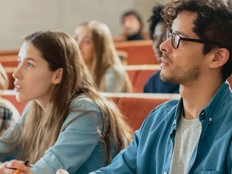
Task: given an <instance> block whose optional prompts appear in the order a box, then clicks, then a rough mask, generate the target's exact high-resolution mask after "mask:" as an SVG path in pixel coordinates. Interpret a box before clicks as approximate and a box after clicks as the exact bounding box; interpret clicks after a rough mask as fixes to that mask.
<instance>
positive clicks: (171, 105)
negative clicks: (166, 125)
mask: <svg viewBox="0 0 232 174" xmlns="http://www.w3.org/2000/svg"><path fill="white" fill-rule="evenodd" d="M178 103H179V100H169V101H166V102H164V103H162V104H160V105H158V106H157V107H156V108H154V109H153V110H152V111H151V112H150V114H149V117H150V119H163V118H164V117H166V116H168V115H172V116H174V114H175V112H176V109H177V106H178ZM154 117H155V118H154Z"/></svg>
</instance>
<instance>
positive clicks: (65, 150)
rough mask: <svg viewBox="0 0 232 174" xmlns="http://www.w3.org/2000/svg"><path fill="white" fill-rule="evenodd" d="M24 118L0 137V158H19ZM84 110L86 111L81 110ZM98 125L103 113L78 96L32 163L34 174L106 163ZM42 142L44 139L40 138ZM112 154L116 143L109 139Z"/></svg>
mask: <svg viewBox="0 0 232 174" xmlns="http://www.w3.org/2000/svg"><path fill="white" fill-rule="evenodd" d="M29 109H30V105H29V106H27V108H26V109H25V111H24V113H23V119H20V120H19V122H18V123H17V124H15V125H14V126H13V127H11V128H10V129H9V130H8V131H7V132H6V133H5V134H4V135H3V136H2V137H1V138H0V160H1V161H5V160H11V159H18V153H20V150H23V149H20V148H17V147H20V144H19V141H18V139H19V137H20V135H21V132H22V126H23V120H24V118H25V117H26V112H27V111H28V110H29ZM84 111H86V112H84ZM98 129H100V130H101V129H102V115H101V112H100V109H99V108H98V106H97V105H96V104H95V103H94V102H93V100H91V99H90V98H88V97H85V96H82V97H81V96H79V97H77V98H76V99H74V100H73V101H72V102H71V104H70V106H69V115H68V116H67V118H66V120H65V121H64V123H63V125H62V127H61V130H60V134H59V136H58V139H57V140H56V142H55V144H54V145H53V146H51V147H50V148H49V149H47V150H46V151H45V153H44V155H43V157H42V158H41V159H39V160H38V161H37V162H36V163H35V164H32V167H31V170H32V173H33V174H55V173H56V171H57V170H58V169H60V168H61V169H65V170H67V171H68V172H69V173H70V174H86V173H89V172H91V171H94V170H97V169H99V168H100V167H103V166H105V152H104V148H103V143H102V140H101V138H100V136H99V133H98ZM41 143H43V142H41ZM112 146H113V147H112V149H111V150H112V151H111V155H112V157H114V156H115V155H116V147H117V144H116V143H115V144H113V141H112Z"/></svg>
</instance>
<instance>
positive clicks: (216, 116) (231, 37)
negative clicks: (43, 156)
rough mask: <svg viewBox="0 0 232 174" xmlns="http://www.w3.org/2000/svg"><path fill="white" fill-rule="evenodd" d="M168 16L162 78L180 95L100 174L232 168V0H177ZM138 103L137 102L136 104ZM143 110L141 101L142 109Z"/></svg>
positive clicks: (156, 111)
mask: <svg viewBox="0 0 232 174" xmlns="http://www.w3.org/2000/svg"><path fill="white" fill-rule="evenodd" d="M163 16H164V18H165V21H166V23H167V24H168V26H169V29H168V38H167V40H166V41H164V42H163V43H162V44H161V45H160V50H161V51H162V57H161V72H160V76H161V79H162V80H164V81H166V82H172V83H178V84H180V95H181V99H180V100H171V101H168V102H166V103H164V104H162V105H160V106H158V107H156V108H155V109H154V110H153V111H152V112H151V113H150V114H149V116H148V117H147V119H146V120H145V121H144V123H143V125H142V126H141V128H140V129H139V130H138V131H136V132H135V134H134V140H133V142H132V143H131V144H130V145H129V146H128V147H127V148H126V149H124V150H122V151H121V152H120V153H119V154H118V155H117V156H116V157H115V158H114V160H113V161H112V163H111V164H110V165H108V166H107V167H105V168H101V169H100V170H98V171H96V172H95V173H97V174H102V173H105V174H116V173H117V174H131V173H137V174H162V173H163V174H170V173H171V174H186V173H188V174H194V173H208V174H209V173H215V174H216V173H218V174H219V173H221V174H222V173H223V174H227V173H232V92H231V89H230V87H229V84H228V82H227V81H226V79H227V78H228V77H229V76H230V75H231V72H232V31H231V29H232V3H231V0H229V1H226V0H173V1H171V2H169V3H167V4H166V5H165V9H164V11H163ZM135 109H136V108H135ZM138 109H139V108H138Z"/></svg>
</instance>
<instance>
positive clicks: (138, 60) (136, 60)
mask: <svg viewBox="0 0 232 174" xmlns="http://www.w3.org/2000/svg"><path fill="white" fill-rule="evenodd" d="M114 44H115V47H116V50H117V51H125V52H126V53H127V55H128V56H127V59H126V61H127V65H142V64H158V62H157V60H156V57H155V54H154V52H153V50H152V40H140V41H125V42H116V43H114Z"/></svg>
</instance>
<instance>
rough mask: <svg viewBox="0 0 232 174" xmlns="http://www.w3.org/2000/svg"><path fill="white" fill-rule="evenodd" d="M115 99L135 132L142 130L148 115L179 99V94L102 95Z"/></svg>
mask: <svg viewBox="0 0 232 174" xmlns="http://www.w3.org/2000/svg"><path fill="white" fill-rule="evenodd" d="M101 95H102V96H104V97H107V98H109V99H113V101H114V102H115V103H116V105H117V106H118V107H119V109H120V110H121V112H122V114H123V115H124V116H125V118H126V120H127V121H128V124H129V125H130V126H131V127H132V129H133V130H137V129H139V128H140V126H141V124H142V122H143V121H144V119H145V118H146V117H147V115H148V114H149V113H150V112H151V111H152V110H153V109H154V108H155V107H156V106H158V105H160V104H161V103H163V102H165V101H168V100H170V99H179V98H180V96H179V94H142V93H141V94H135V93H101Z"/></svg>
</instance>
